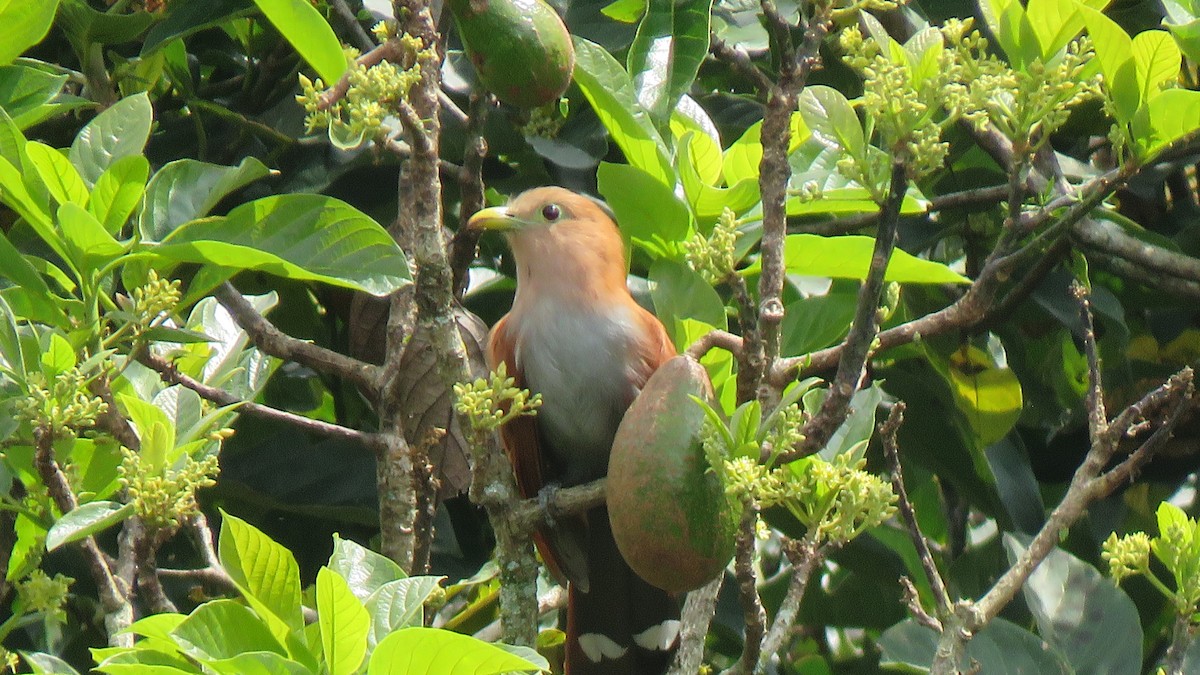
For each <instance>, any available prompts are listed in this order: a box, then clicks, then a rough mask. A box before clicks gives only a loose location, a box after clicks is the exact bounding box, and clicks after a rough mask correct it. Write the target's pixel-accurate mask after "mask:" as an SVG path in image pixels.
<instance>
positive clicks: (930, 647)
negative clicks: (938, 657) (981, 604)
mask: <svg viewBox="0 0 1200 675" xmlns="http://www.w3.org/2000/svg"><path fill="white" fill-rule="evenodd" d="M937 639H938V635H937V633H935V632H934V631H933V629H932V628H926V627H925V626H921V625H920V624H918V623H917V622H916V621H914V620H913V619H905V620H904V621H901V622H900V623H898V624H896V625H895V626H892V627H891V628H889V629H887V630H886V631H884V632H883V635H881V636H879V647H880V650H881V651H882V657H881V659H880V662H879V664H880V665H881V666H888V667H893V668H894V667H907V668H911V669H916V670H918V671H928V670H929V667H930V665H932V663H933V654H934V652H935V651H936V650H937ZM966 651H967V653H966V656H965V657H964V658H963V663H962V664H960V665H967V664H971V663H977V664H978V665H979V669H980V670H979V672H981V673H988V675H1023V674H1026V673H1039V675H1054V674H1055V673H1059V674H1061V675H1067V674H1068V673H1074V672H1075V671H1074V669H1072V668H1071V667H1069V666H1068V665H1067V662H1066V660H1065V659H1064V658H1063V656H1062V654H1061V653H1059V652H1058V651H1057V650H1054V649H1047V647H1046V645H1045V643H1043V642H1042V640H1041V639H1040V638H1038V636H1036V635H1034V634H1033V633H1030V632H1029V631H1027V630H1025V629H1024V628H1021V627H1020V626H1018V625H1016V624H1014V623H1012V622H1011V621H1009V620H1007V619H1002V618H999V617H997V618H995V619H992V621H991V622H989V623H988V625H987V627H986V628H984V629H983V630H981V631H979V633H977V634H976V635H975V637H973V638H972V639H971V641H970V642H968V643H967V650H966Z"/></svg>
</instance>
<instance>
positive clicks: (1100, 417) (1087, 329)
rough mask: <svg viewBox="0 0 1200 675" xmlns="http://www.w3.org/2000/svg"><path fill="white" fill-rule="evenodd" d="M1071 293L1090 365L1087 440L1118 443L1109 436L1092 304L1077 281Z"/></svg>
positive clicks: (1097, 442)
mask: <svg viewBox="0 0 1200 675" xmlns="http://www.w3.org/2000/svg"><path fill="white" fill-rule="evenodd" d="M1071 296H1072V297H1074V298H1075V301H1076V302H1077V303H1079V318H1080V321H1081V322H1082V323H1083V353H1084V356H1085V357H1086V358H1087V364H1088V391H1087V396H1086V397H1085V398H1084V402H1083V406H1084V408H1085V409H1086V410H1087V417H1088V440H1089V441H1090V442H1091V444H1092V447H1096V446H1099V445H1101V444H1102V443H1111V444H1112V445H1114V446H1115V445H1116V441H1115V440H1113V439H1111V438H1109V437H1108V413H1107V412H1106V411H1105V407H1104V383H1103V380H1102V378H1101V372H1100V350H1099V348H1098V347H1097V346H1096V326H1095V323H1094V322H1093V320H1092V303H1091V300H1090V299H1089V298H1088V293H1087V291H1086V290H1085V289H1084V288H1083V285H1082V284H1080V283H1079V282H1078V281H1075V282H1073V283H1072V284H1071Z"/></svg>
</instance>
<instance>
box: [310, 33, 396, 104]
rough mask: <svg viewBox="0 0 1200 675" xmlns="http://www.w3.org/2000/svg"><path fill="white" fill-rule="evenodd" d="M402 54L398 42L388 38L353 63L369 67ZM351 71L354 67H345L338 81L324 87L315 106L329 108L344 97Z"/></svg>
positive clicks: (352, 71) (348, 85)
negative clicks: (323, 91)
mask: <svg viewBox="0 0 1200 675" xmlns="http://www.w3.org/2000/svg"><path fill="white" fill-rule="evenodd" d="M402 55H403V52H401V51H400V43H399V42H397V41H395V40H388V41H387V42H384V43H383V44H381V45H379V46H378V47H375V48H374V49H372V50H371V51H369V52H367V53H366V54H363V55H362V56H360V57H358V59H356V60H355V62H354V63H355V65H357V66H363V67H366V68H370V67H371V66H374V65H378V64H380V63H383V62H384V61H395V60H397V59H399V58H400V57H401V56H402ZM353 73H354V68H347V69H346V72H344V73H342V76H341V77H340V78H339V79H338V81H337V82H336V83H334V85H333V86H332V87H330V88H329V89H326V90H325V93H323V94H321V98H320V100H319V101H318V102H317V108H318V109H320V110H329V108H330V107H331V106H332V105H333V104H334V103H337V102H338V101H340V100H342V99H343V98H345V96H346V92H348V91H350V76H351V75H353Z"/></svg>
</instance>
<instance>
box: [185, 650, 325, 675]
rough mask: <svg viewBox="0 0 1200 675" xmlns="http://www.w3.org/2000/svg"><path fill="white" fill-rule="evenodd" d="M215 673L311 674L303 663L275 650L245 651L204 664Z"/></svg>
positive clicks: (238, 674)
mask: <svg viewBox="0 0 1200 675" xmlns="http://www.w3.org/2000/svg"><path fill="white" fill-rule="evenodd" d="M205 665H206V666H208V667H209V668H210V669H212V671H213V672H215V673H217V675H312V672H313V671H312V670H311V669H310V668H308V667H307V666H305V665H304V664H302V663H300V662H298V661H293V660H292V659H289V658H286V657H284V656H280V655H279V654H276V653H275V652H246V653H244V654H238V655H236V656H231V657H230V658H227V659H219V660H215V661H209V662H207V663H206V664H205Z"/></svg>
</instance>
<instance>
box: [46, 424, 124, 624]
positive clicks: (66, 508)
mask: <svg viewBox="0 0 1200 675" xmlns="http://www.w3.org/2000/svg"><path fill="white" fill-rule="evenodd" d="M33 438H34V456H33V464H34V468H35V469H36V470H37V472H38V476H39V477H40V478H41V479H42V485H45V486H46V491H47V492H48V493H49V494H50V498H51V499H52V500H53V501H54V505H55V506H56V507H58V510H59V512H60V513H62V514H63V515H66V514H68V513H70V512H72V511H74V510H75V508H76V507H77V506H78V502H77V501H76V499H75V493H74V491H72V490H71V484H70V483H69V482H68V481H67V477H66V475H65V474H64V473H63V472H62V468H61V467H60V466H59V465H58V462H57V461H56V460H55V459H54V433H53V432H52V431H51V430H50V429H49V428H47V427H44V426H39V427H36V428H35V429H34V430H33ZM79 546H80V548H81V549H83V553H84V559H85V560H86V562H87V567H88V571H89V572H90V573H91V575H92V581H94V582H95V584H96V588H97V592H98V594H99V597H100V606H101V607H102V608H103V609H104V627H105V629H106V631H107V632H108V640H109V644H110V645H112V646H132V645H133V639H132V636H131V635H125V634H122V631H124V629H125V628H128V627H129V624H130V623H132V622H133V606H132V605H131V604H130V602H129V589H128V588H127V587H124V586H123V585H122V584H121V582H120V581H119V580H118V579H117V577H115V576H114V575H113V573H112V569H111V568H110V567H109V563H108V560H107V556H105V555H104V552H103V551H101V550H100V545H99V544H97V543H96V538H95V537H92V536H88V537H86V538H84V539H83V540H81V541H80V542H79Z"/></svg>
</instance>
